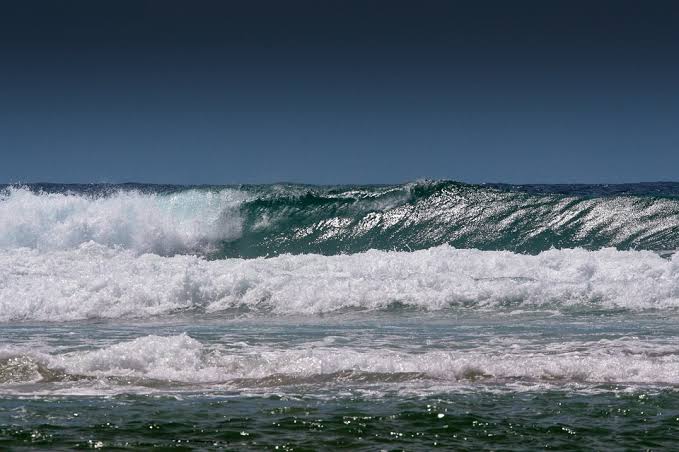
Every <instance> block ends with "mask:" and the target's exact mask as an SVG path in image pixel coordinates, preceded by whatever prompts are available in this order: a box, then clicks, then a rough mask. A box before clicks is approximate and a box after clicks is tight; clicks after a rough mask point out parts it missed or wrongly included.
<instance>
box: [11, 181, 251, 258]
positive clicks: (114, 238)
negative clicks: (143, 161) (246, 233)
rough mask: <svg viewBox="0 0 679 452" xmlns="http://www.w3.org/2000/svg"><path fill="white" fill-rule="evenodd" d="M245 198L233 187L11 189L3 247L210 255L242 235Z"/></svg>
mask: <svg viewBox="0 0 679 452" xmlns="http://www.w3.org/2000/svg"><path fill="white" fill-rule="evenodd" d="M244 199H245V195H244V193H242V192H239V191H237V190H229V189H224V190H220V191H217V192H211V191H202V190H201V191H199V190H187V191H183V192H178V193H174V194H156V193H141V192H138V191H123V190H119V191H116V192H113V193H110V194H107V195H98V196H94V195H87V194H71V193H35V192H32V191H30V190H28V189H25V188H17V187H10V188H8V189H6V190H4V191H3V192H0V248H2V249H11V248H19V247H28V248H34V249H39V250H42V251H50V250H65V249H73V248H77V247H78V246H79V245H81V244H83V243H87V242H90V241H93V242H96V243H99V244H102V245H106V246H110V247H120V248H125V249H130V250H133V251H135V252H136V253H144V252H153V253H157V254H162V255H171V254H174V253H181V252H192V251H196V252H197V251H206V250H208V251H209V250H210V248H211V247H214V246H215V244H216V243H217V242H220V241H223V240H231V239H234V238H236V237H238V236H239V235H240V233H241V228H242V224H241V219H240V217H239V212H238V207H239V206H240V204H241V202H242V201H243V200H244Z"/></svg>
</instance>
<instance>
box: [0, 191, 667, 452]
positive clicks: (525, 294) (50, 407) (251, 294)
mask: <svg viewBox="0 0 679 452" xmlns="http://www.w3.org/2000/svg"><path fill="white" fill-rule="evenodd" d="M545 192H547V193H545ZM676 196H677V190H676V184H674V185H673V184H650V185H643V186H639V185H632V186H613V187H610V186H609V187H603V186H588V187H583V186H567V187H563V186H553V187H545V186H537V187H535V186H531V187H505V186H498V187H487V186H485V187H478V186H467V185H461V184H455V183H447V182H445V183H424V182H423V183H418V184H410V185H408V186H396V187H306V186H265V187H200V188H186V187H159V186H114V187H111V186H32V187H23V188H21V187H11V188H7V189H5V191H4V192H3V194H2V195H0V448H8V449H19V450H20V449H35V448H37V449H63V450H68V449H73V448H135V447H136V448H148V447H152V446H161V447H166V448H180V449H186V450H191V449H207V450H212V449H229V450H242V449H257V450H259V449H271V450H276V447H278V449H277V450H292V449H294V450H319V449H326V450H327V449H336V448H346V449H352V450H354V449H357V450H381V449H385V450H401V449H406V450H428V449H430V448H432V447H443V448H449V449H450V448H453V449H479V448H481V449H495V450H534V449H537V448H551V449H559V450H563V449H573V450H582V449H605V450H629V449H667V448H672V447H673V445H674V444H675V443H676V441H677V440H679V430H678V429H679V392H677V390H676V388H677V385H678V384H679V322H678V321H677V320H679V309H678V308H679V257H677V255H676V254H674V253H673V251H674V249H675V248H676V247H677V241H679V237H678V236H677V233H676V231H677V225H678V224H679V219H678V218H677V214H676V212H677V210H675V209H677V207H676V205H677V202H678V201H677V200H676ZM559 240H561V241H559Z"/></svg>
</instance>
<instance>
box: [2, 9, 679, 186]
mask: <svg viewBox="0 0 679 452" xmlns="http://www.w3.org/2000/svg"><path fill="white" fill-rule="evenodd" d="M417 178H437V179H438V178H446V179H455V180H461V181H466V182H508V183H521V182H525V183H541V182H542V183H554V182H564V183H571V182H592V183H598V182H603V183H606V182H636V181H657V180H674V181H677V180H679V2H678V1H642V0H638V1H626V0H615V1H593V0H589V1H574V0H570V1H556V0H553V1H552V0H550V1H544V0H541V1H483V0H476V1H468V2H456V1H410V2H401V1H394V0H392V1H371V0H362V1H352V0H346V1H330V0H328V1H319V0H314V1H306V2H300V1H295V0H290V1H258V0H254V1H252V0H248V1H247V2H245V1H195V0H192V1H188V0H187V1H183V2H178V1H171V0H159V1H143V0H134V1H125V0H122V1H121V0H116V1H89V0H88V1H68V0H64V1H52V0H50V1H31V0H14V1H9V0H8V1H4V2H2V4H1V5H0V182H12V183H15V182H38V181H49V182H126V181H139V182H164V183H266V182H277V181H294V182H306V183H324V184H334V183H391V182H403V181H407V180H413V179H417Z"/></svg>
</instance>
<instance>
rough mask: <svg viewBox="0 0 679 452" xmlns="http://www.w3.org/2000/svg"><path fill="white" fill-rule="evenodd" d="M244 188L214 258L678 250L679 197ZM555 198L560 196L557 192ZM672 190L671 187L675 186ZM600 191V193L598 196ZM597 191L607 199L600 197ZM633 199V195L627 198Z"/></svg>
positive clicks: (409, 187)
mask: <svg viewBox="0 0 679 452" xmlns="http://www.w3.org/2000/svg"><path fill="white" fill-rule="evenodd" d="M560 187H561V189H560V190H559V192H556V193H545V192H544V190H545V188H544V186H533V187H511V186H479V185H467V184H461V183H455V182H419V183H412V184H406V185H401V186H379V187H377V186H375V187H369V186H363V187H336V188H327V187H305V186H295V185H290V186H273V187H272V186H265V187H250V188H249V190H250V191H251V192H254V193H255V198H254V199H253V200H250V201H247V202H244V203H243V204H242V206H241V209H240V213H241V215H242V219H243V233H242V235H241V236H240V238H238V239H236V240H232V241H228V242H224V243H223V244H222V247H221V251H220V253H218V256H242V257H254V256H265V255H272V254H280V253H320V254H338V253H355V252H360V251H365V250H368V249H382V250H415V249H424V248H430V247H433V246H438V245H441V244H444V243H447V244H450V245H452V246H454V247H458V248H478V249H482V250H509V251H513V252H521V253H538V252H540V251H543V250H546V249H550V248H552V247H554V248H574V247H582V248H586V249H598V248H602V247H616V248H618V249H650V250H674V249H677V248H679V197H677V196H676V195H675V194H674V193H673V192H672V191H669V193H668V191H665V192H663V191H658V188H657V187H655V190H646V191H642V192H641V194H640V193H639V190H638V187H637V190H636V191H635V190H632V189H631V188H628V189H627V190H623V189H622V188H620V187H618V188H619V189H618V190H617V191H615V190H613V193H614V194H609V193H610V192H611V190H612V189H611V188H610V187H606V186H592V187H590V188H589V191H587V190H585V189H584V188H583V187H582V186H574V188H572V189H570V191H572V192H573V194H570V193H569V190H568V189H566V188H565V186H560ZM555 188H556V187H555ZM672 188H675V187H674V184H672ZM604 190H605V191H604ZM602 191H604V192H603V194H602V193H601V192H602ZM628 193H634V194H628Z"/></svg>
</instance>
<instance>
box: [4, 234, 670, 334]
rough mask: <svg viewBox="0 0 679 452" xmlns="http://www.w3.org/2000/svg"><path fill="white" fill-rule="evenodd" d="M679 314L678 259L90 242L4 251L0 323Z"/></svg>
mask: <svg viewBox="0 0 679 452" xmlns="http://www.w3.org/2000/svg"><path fill="white" fill-rule="evenodd" d="M394 303H399V304H401V305H405V306H409V307H412V308H416V309H422V310H440V309H447V308H450V307H463V308H469V309H497V308H507V309H508V311H509V312H511V311H514V310H516V309H534V308H536V307H540V308H542V309H544V308H549V309H564V308H569V307H575V308H580V307H586V308H587V307H592V308H597V309H620V308H623V309H630V310H644V309H676V308H678V307H679V255H676V254H675V255H674V256H673V257H672V259H669V260H668V259H663V258H661V257H660V256H658V255H656V254H655V253H653V252H646V251H616V250H615V249H604V250H600V251H586V250H582V249H573V250H550V251H545V252H543V253H541V254H539V255H537V256H531V255H521V254H514V253H511V252H500V251H479V250H461V249H454V248H451V247H449V246H440V247H436V248H431V249H428V250H422V251H415V252H411V253H408V252H386V251H375V250H373V251H368V252H365V253H359V254H353V255H338V256H321V255H296V256H293V255H282V256H278V257H275V258H269V259H264V258H258V259H251V260H243V259H225V260H218V261H207V260H205V259H203V258H200V257H196V256H188V255H177V256H173V257H162V256H158V255H154V254H144V255H137V252H136V251H132V250H120V249H111V248H108V247H105V246H102V245H99V244H96V243H92V242H90V243H86V244H83V245H80V246H79V247H77V248H76V249H73V250H58V251H51V252H41V251H39V250H36V249H28V248H19V249H9V250H0V321H13V320H44V321H62V320H77V319H90V318H119V317H148V316H153V315H159V314H167V313H171V312H173V311H175V310H178V309H181V310H187V309H189V310H199V311H205V312H217V311H221V310H225V309H230V308H248V309H251V310H254V311H257V312H262V313H267V315H288V314H293V315H300V314H301V315H313V314H319V313H329V312H335V311H340V310H346V309H360V310H381V309H387V308H390V307H391V306H393V305H394Z"/></svg>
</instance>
